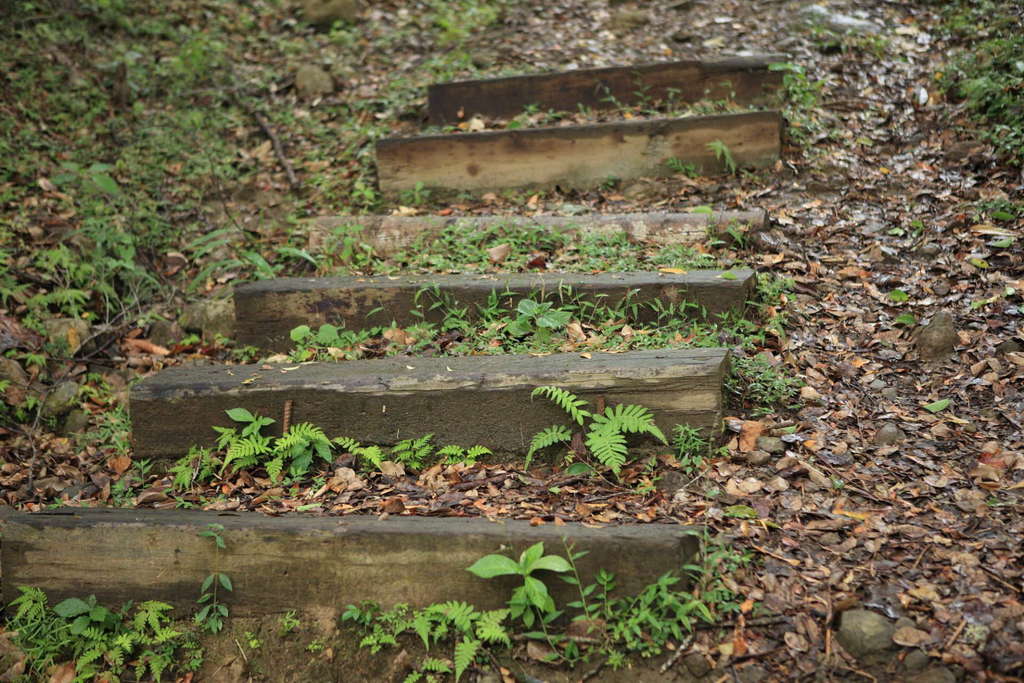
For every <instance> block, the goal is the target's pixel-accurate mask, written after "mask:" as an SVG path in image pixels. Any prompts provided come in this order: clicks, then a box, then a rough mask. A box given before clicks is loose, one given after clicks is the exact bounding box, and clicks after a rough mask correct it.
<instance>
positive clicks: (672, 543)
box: [0, 508, 699, 617]
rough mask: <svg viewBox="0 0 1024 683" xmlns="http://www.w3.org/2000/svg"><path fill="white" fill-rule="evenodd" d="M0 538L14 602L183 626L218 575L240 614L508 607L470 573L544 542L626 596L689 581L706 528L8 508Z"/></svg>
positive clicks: (499, 585)
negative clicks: (124, 613)
mask: <svg viewBox="0 0 1024 683" xmlns="http://www.w3.org/2000/svg"><path fill="white" fill-rule="evenodd" d="M209 524H220V525H222V526H223V527H224V530H223V531H222V532H220V533H221V536H222V538H223V539H224V543H225V546H226V547H225V548H224V549H223V550H221V551H220V552H219V553H218V552H217V551H216V549H215V547H214V544H213V542H212V541H211V539H209V538H203V537H200V536H199V533H200V532H203V531H206V530H207V525H209ZM0 530H2V532H3V541H4V542H3V546H2V549H0V571H2V577H3V579H2V584H0V587H2V597H3V601H4V604H5V605H6V604H9V603H10V602H11V600H13V599H14V598H16V597H17V596H18V586H36V587H38V588H41V589H43V590H44V591H45V592H46V594H47V597H48V598H49V603H50V604H51V605H55V604H57V603H58V602H60V601H61V600H63V599H65V598H70V597H75V598H84V597H86V596H89V595H95V596H96V598H97V600H98V601H99V602H100V603H101V604H104V605H107V606H109V607H111V608H113V607H118V606H120V605H122V604H124V603H125V602H126V601H128V600H131V601H133V602H136V603H138V602H142V601H144V600H160V601H162V602H166V603H169V604H171V605H173V606H174V607H176V608H178V609H181V610H185V614H183V615H180V616H182V617H187V616H188V615H190V614H191V613H192V612H194V611H195V610H196V609H197V608H196V602H195V601H196V598H197V597H198V596H199V592H200V591H199V585H200V583H202V581H203V579H204V578H205V577H206V576H207V575H208V574H209V573H210V572H212V571H220V572H223V573H224V574H227V575H228V577H230V579H231V583H232V584H233V588H234V590H233V591H231V592H230V593H228V592H226V591H222V592H221V595H220V598H221V599H222V601H223V602H224V603H225V604H226V605H228V607H229V609H230V615H231V616H232V617H249V616H261V615H266V614H275V613H279V612H286V611H289V610H300V611H301V610H312V611H317V612H319V613H321V614H323V613H325V611H326V613H328V614H329V615H330V616H334V617H336V616H337V612H339V611H341V610H344V609H345V606H346V605H348V604H355V603H358V602H360V601H362V600H373V601H376V602H379V603H381V604H382V605H384V606H386V607H391V606H392V605H394V604H395V603H398V602H405V603H409V604H411V605H413V606H414V607H424V606H426V605H428V604H432V603H436V602H445V601H448V600H466V601H469V602H472V603H473V604H474V605H475V606H476V607H477V609H497V608H501V607H504V605H505V602H506V601H507V600H508V596H509V592H510V591H511V589H512V588H513V587H514V582H513V581H512V580H511V577H509V578H507V579H497V580H495V579H492V580H484V579H480V578H478V577H476V576H474V575H472V574H470V573H469V572H467V571H466V568H467V567H469V566H470V565H472V564H473V563H474V562H475V561H476V560H478V559H479V558H481V557H483V556H484V555H487V554H490V553H498V552H502V553H513V555H512V557H518V555H519V553H520V552H522V551H523V550H525V549H526V548H527V547H529V546H530V545H532V544H534V543H537V542H541V541H542V542H544V544H545V551H546V553H548V554H552V553H554V554H560V555H564V554H565V550H564V546H563V543H562V541H563V539H565V540H566V541H567V542H569V543H570V544H572V545H573V546H575V549H576V550H577V551H584V550H585V551H588V554H587V556H586V557H585V558H583V559H582V560H581V561H580V562H579V569H580V571H581V573H582V574H583V578H584V585H586V584H588V583H590V582H591V581H593V576H594V574H595V573H596V572H597V570H598V569H604V570H606V571H611V572H613V573H614V574H615V580H616V584H618V585H619V588H620V591H621V592H620V593H618V594H620V595H628V594H631V593H635V592H638V591H640V590H641V589H642V588H643V587H644V586H646V585H647V584H650V583H653V582H654V581H656V580H657V578H658V577H659V576H660V575H662V574H664V573H665V572H668V571H678V570H679V568H680V567H682V566H683V565H685V564H689V563H691V562H692V561H693V559H694V558H695V557H696V554H697V552H698V550H699V543H698V539H697V537H696V536H695V535H693V532H694V531H695V530H694V529H692V528H687V527H683V526H679V525H674V524H645V525H633V526H617V527H609V528H601V529H597V528H589V527H585V526H583V525H581V524H576V523H567V524H564V525H559V526H555V525H553V524H552V525H542V526H531V525H530V523H529V522H526V521H512V520H508V521H503V522H489V521H485V520H483V519H467V518H446V519H437V518H427V517H420V518H416V517H391V518H389V519H386V520H381V519H378V518H376V517H371V518H367V517H358V516H348V517H310V516H303V515H289V516H287V517H268V516H266V515H262V514H259V513H253V512H249V513H245V512H243V513H231V514H223V513H219V514H218V513H213V512H198V511H187V510H115V509H90V508H62V509H59V510H50V511H47V512H43V513H35V514H28V513H18V512H12V511H11V510H10V509H9V508H3V509H0ZM637 557H643V562H637V561H636V558H637ZM543 578H545V579H547V578H549V577H543ZM547 583H548V586H549V587H550V588H551V590H552V593H553V595H554V596H555V598H556V599H557V600H558V604H560V605H561V604H564V602H565V601H566V600H571V599H573V598H574V597H577V596H574V595H573V593H572V592H571V588H570V587H568V586H566V585H565V584H564V583H563V582H562V581H558V580H550V581H547ZM331 612H334V614H331ZM176 616H179V615H176Z"/></svg>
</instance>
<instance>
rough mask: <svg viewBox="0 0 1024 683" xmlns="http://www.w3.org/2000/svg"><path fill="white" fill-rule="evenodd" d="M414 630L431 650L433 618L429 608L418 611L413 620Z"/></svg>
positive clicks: (424, 645)
mask: <svg viewBox="0 0 1024 683" xmlns="http://www.w3.org/2000/svg"><path fill="white" fill-rule="evenodd" d="M412 630H414V631H416V633H417V635H419V637H420V640H422V641H423V647H425V648H427V649H428V650H429V649H430V630H431V620H430V613H429V612H428V611H427V610H421V611H420V612H417V613H416V617H415V618H414V619H413V620H412Z"/></svg>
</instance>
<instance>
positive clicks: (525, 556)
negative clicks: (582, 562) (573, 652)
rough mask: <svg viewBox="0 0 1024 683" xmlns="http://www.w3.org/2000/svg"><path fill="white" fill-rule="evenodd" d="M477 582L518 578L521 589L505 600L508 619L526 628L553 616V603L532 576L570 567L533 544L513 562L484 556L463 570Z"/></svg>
mask: <svg viewBox="0 0 1024 683" xmlns="http://www.w3.org/2000/svg"><path fill="white" fill-rule="evenodd" d="M467 571H469V572H470V573H471V574H473V575H475V576H479V577H480V578H481V579H493V578H494V577H496V576H521V577H522V578H523V585H521V586H519V587H517V588H516V589H515V590H513V591H512V596H511V597H510V598H509V601H508V606H509V616H511V617H512V618H513V619H522V621H523V623H524V624H525V625H526V627H527V628H530V627H532V626H533V624H534V621H535V620H536V619H538V618H539V620H540V622H541V623H547V622H548V621H550V620H551V619H552V615H555V616H557V613H556V610H555V601H554V599H553V598H552V597H551V594H550V593H549V592H548V587H547V585H546V584H545V583H544V582H543V581H541V580H540V579H538V578H537V577H535V576H533V573H534V572H538V571H550V572H556V573H564V572H569V571H572V566H571V565H570V564H569V563H568V562H567V561H566V559H565V558H564V557H561V556H560V555H545V554H544V543H543V542H541V543H535V544H533V545H531V546H530V547H529V548H527V549H526V550H524V551H523V552H522V553H520V555H519V560H518V561H516V560H513V559H512V558H510V557H508V556H506V555H498V554H492V555H485V556H484V557H481V558H480V559H479V560H477V561H476V562H474V563H473V565H472V566H471V567H469V569H468V570H467Z"/></svg>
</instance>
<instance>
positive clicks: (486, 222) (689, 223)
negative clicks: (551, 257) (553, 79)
mask: <svg viewBox="0 0 1024 683" xmlns="http://www.w3.org/2000/svg"><path fill="white" fill-rule="evenodd" d="M767 225H768V215H767V212H765V211H764V209H753V210H750V211H712V212H707V213H699V212H694V213H626V214H589V215H586V216H461V217H450V216H322V217H319V218H313V219H310V220H309V221H307V222H306V226H307V228H306V229H307V233H308V238H309V248H310V250H311V251H312V252H313V253H319V252H321V251H323V249H324V247H325V245H327V244H329V240H330V236H331V235H332V234H335V233H337V232H338V231H340V230H344V232H345V234H346V235H348V234H351V235H354V236H355V237H356V238H357V239H358V240H359V241H360V242H361V243H363V244H366V245H368V246H370V247H372V248H373V251H374V253H375V254H377V255H378V256H386V255H388V254H391V253H394V252H396V251H399V250H401V249H405V248H408V247H411V246H413V245H414V244H415V243H416V242H417V240H421V239H427V238H430V237H432V236H437V235H440V234H441V232H443V231H444V230H445V228H449V227H458V228H464V229H465V230H466V231H479V230H485V229H488V228H492V227H499V226H509V227H542V228H545V229H547V230H551V231H556V232H560V233H564V234H565V235H566V236H567V237H569V238H571V239H578V238H579V237H580V236H582V235H611V234H615V233H620V232H624V233H626V234H627V235H629V236H630V238H631V239H634V240H637V241H640V242H648V243H650V244H654V245H661V246H665V245H670V244H694V243H697V242H703V241H705V240H706V239H707V238H708V237H709V236H714V237H720V238H726V237H727V236H728V231H729V230H733V231H738V232H740V233H753V232H757V231H758V230H763V229H764V228H766V227H767Z"/></svg>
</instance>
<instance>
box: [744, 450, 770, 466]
mask: <svg viewBox="0 0 1024 683" xmlns="http://www.w3.org/2000/svg"><path fill="white" fill-rule="evenodd" d="M771 459H772V456H771V453H768V452H767V451H762V450H754V451H750V452H749V453H747V454H746V460H747V462H748V463H749V464H751V465H763V464H765V463H766V462H768V461H769V460H771Z"/></svg>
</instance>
